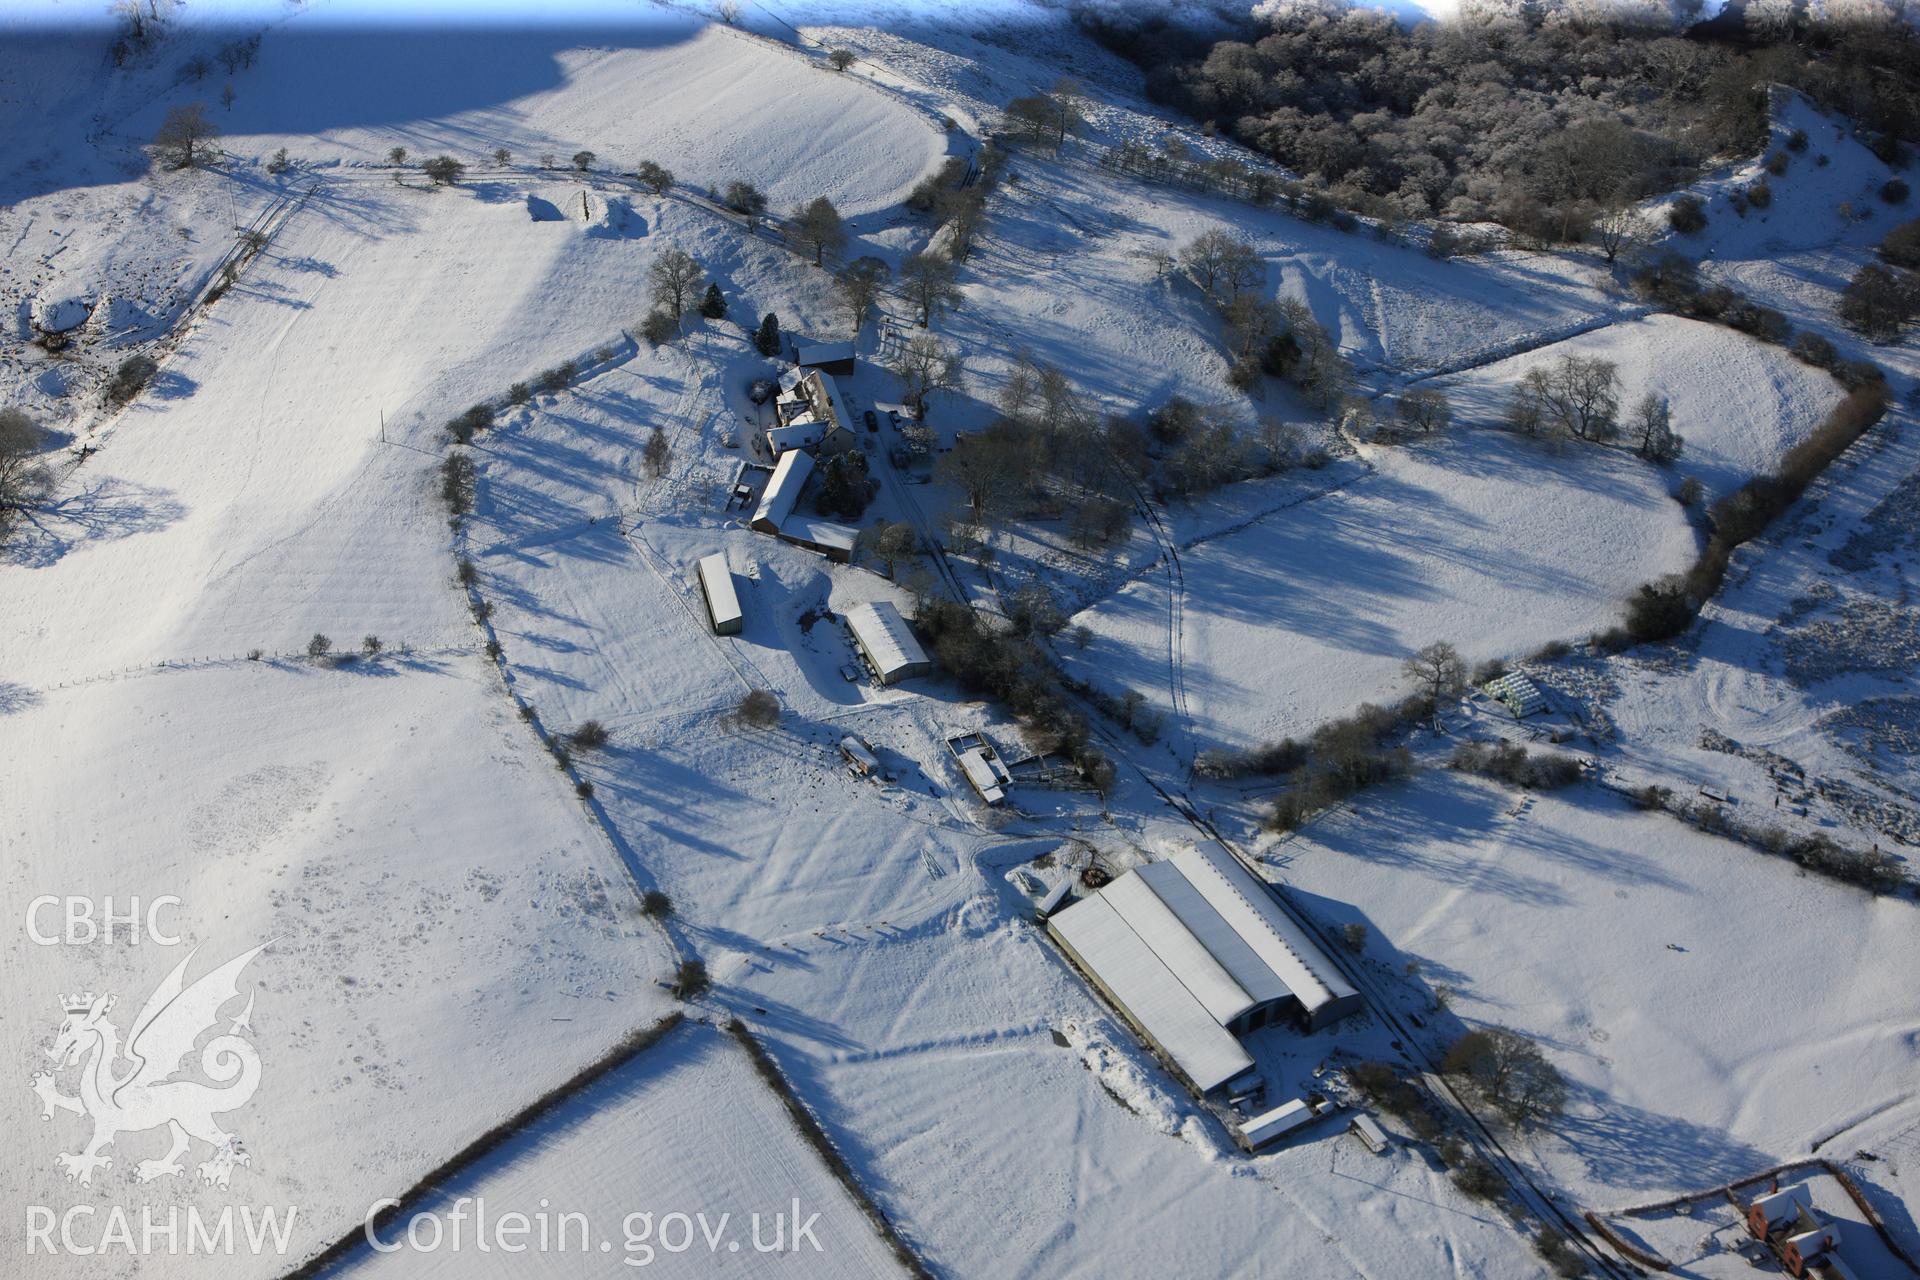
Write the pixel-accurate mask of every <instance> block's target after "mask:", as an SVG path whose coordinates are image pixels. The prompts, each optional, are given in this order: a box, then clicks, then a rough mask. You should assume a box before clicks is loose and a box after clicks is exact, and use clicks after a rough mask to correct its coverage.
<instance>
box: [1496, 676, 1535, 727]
mask: <svg viewBox="0 0 1920 1280" xmlns="http://www.w3.org/2000/svg"><path fill="white" fill-rule="evenodd" d="M1487 694H1488V696H1490V697H1492V698H1495V699H1498V700H1499V701H1500V702H1502V703H1505V704H1506V708H1507V710H1509V711H1511V712H1513V718H1514V719H1515V720H1524V719H1526V718H1527V717H1528V716H1531V715H1537V714H1539V713H1540V712H1542V711H1545V710H1546V709H1547V695H1546V694H1544V693H1541V692H1540V686H1539V685H1537V684H1535V683H1534V682H1533V681H1531V680H1529V679H1527V677H1525V676H1523V675H1521V674H1520V673H1519V672H1517V671H1516V672H1513V673H1512V674H1510V675H1504V676H1501V677H1500V678H1499V679H1498V680H1491V681H1488V682H1487Z"/></svg>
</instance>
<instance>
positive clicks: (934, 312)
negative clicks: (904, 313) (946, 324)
mask: <svg viewBox="0 0 1920 1280" xmlns="http://www.w3.org/2000/svg"><path fill="white" fill-rule="evenodd" d="M953 275H954V273H953V263H952V262H950V261H948V260H947V259H945V258H942V257H939V256H938V255H936V254H931V253H916V254H914V255H913V256H912V257H910V258H908V259H907V260H906V261H905V262H903V263H901V264H900V291H901V292H902V293H903V294H905V295H906V298H907V301H909V302H911V303H912V304H913V306H914V309H915V310H917V311H918V312H919V313H920V327H921V328H922V329H924V328H926V327H927V326H928V325H930V324H932V323H933V321H934V319H935V318H936V317H938V316H939V315H940V314H941V313H943V312H946V311H949V310H952V309H953V308H955V307H957V306H959V305H960V301H961V296H962V295H961V293H960V289H959V287H958V286H957V285H955V284H954V282H953Z"/></svg>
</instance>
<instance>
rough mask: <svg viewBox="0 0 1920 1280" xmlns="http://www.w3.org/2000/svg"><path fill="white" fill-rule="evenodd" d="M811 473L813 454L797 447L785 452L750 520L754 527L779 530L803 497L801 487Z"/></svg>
mask: <svg viewBox="0 0 1920 1280" xmlns="http://www.w3.org/2000/svg"><path fill="white" fill-rule="evenodd" d="M812 474H813V458H812V457H811V456H810V455H808V454H805V453H802V452H800V451H799V450H797V449H796V450H794V451H793V452H791V453H788V454H784V455H782V457H781V459H780V465H779V466H777V467H775V468H774V469H773V479H771V480H769V481H767V487H766V490H765V492H763V493H762V494H761V495H760V506H759V507H758V508H757V509H756V510H755V511H754V513H753V520H752V521H751V523H752V525H753V527H754V528H755V529H758V530H759V531H760V532H761V533H779V532H780V526H781V525H782V524H784V523H785V522H786V519H787V517H788V516H790V515H792V514H793V504H794V503H795V502H798V501H799V500H800V490H801V489H802V488H804V487H805V486H806V483H807V477H808V476H810V475H812Z"/></svg>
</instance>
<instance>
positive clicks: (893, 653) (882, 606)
mask: <svg viewBox="0 0 1920 1280" xmlns="http://www.w3.org/2000/svg"><path fill="white" fill-rule="evenodd" d="M846 618H847V630H848V631H850V632H851V633H852V634H853V642H854V644H856V645H857V646H859V649H860V652H861V653H862V654H863V655H865V657H866V659H867V662H868V664H869V665H871V666H872V667H873V674H874V675H875V676H876V677H877V678H878V679H879V681H880V683H881V684H894V683H896V682H897V681H901V680H908V679H911V678H912V677H914V676H924V675H926V674H927V673H928V672H930V671H932V670H933V663H932V662H931V661H930V660H929V659H928V658H927V653H926V650H924V649H922V648H921V647H920V642H919V641H918V640H916V639H914V637H913V630H912V629H911V628H910V627H908V626H907V620H906V619H905V618H903V617H901V616H900V610H899V609H897V608H895V607H894V605H893V604H892V603H891V602H890V601H886V600H875V601H873V602H871V603H868V604H856V605H854V606H853V607H852V608H850V609H848V610H847V613H846Z"/></svg>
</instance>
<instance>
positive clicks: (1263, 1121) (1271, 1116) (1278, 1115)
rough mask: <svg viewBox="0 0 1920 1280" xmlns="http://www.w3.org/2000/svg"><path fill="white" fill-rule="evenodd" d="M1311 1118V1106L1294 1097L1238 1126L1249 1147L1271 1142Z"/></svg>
mask: <svg viewBox="0 0 1920 1280" xmlns="http://www.w3.org/2000/svg"><path fill="white" fill-rule="evenodd" d="M1311 1119H1313V1108H1311V1107H1309V1106H1308V1105H1307V1104H1306V1103H1304V1102H1302V1101H1300V1099H1298V1098H1295V1099H1294V1100H1293V1101H1291V1102H1284V1103H1281V1104H1280V1105H1279V1106H1277V1107H1275V1108H1274V1109H1273V1110H1271V1111H1265V1112H1262V1113H1261V1114H1259V1115H1257V1116H1255V1117H1253V1119H1251V1120H1249V1121H1247V1122H1246V1123H1245V1124H1243V1125H1241V1126H1240V1136H1241V1137H1242V1138H1244V1139H1246V1143H1247V1145H1248V1146H1249V1147H1258V1146H1261V1145H1263V1144H1265V1143H1268V1142H1272V1141H1273V1140H1274V1139H1275V1138H1277V1137H1279V1136H1280V1135H1281V1134H1283V1133H1290V1132H1292V1131H1293V1130H1295V1129H1298V1128H1299V1127H1300V1126H1301V1125H1303V1124H1305V1123H1306V1122H1307V1121H1309V1120H1311Z"/></svg>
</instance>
